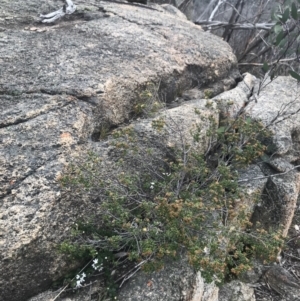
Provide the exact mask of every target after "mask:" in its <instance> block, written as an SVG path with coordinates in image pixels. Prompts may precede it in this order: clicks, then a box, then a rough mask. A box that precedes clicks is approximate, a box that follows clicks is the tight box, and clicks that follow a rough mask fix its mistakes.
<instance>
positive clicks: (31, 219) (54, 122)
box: [0, 0, 239, 301]
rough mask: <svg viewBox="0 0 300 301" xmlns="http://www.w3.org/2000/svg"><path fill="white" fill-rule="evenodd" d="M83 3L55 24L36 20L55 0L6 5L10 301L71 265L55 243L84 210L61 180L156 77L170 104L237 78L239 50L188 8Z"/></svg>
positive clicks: (2, 227) (4, 277)
mask: <svg viewBox="0 0 300 301" xmlns="http://www.w3.org/2000/svg"><path fill="white" fill-rule="evenodd" d="M76 5H77V11H76V12H75V13H73V14H72V15H69V16H65V17H64V18H63V19H61V20H59V21H58V22H57V23H56V24H54V25H50V26H49V25H45V24H42V23H40V22H39V18H38V17H37V16H38V15H39V14H45V13H49V12H51V11H54V10H57V9H58V8H59V7H58V3H57V1H52V0H47V1H46V0H42V1H40V0H39V1H38V0H29V1H21V0H17V1H10V0H2V2H1V7H0V16H1V17H0V74H1V76H0V141H1V144H0V187H1V191H0V198H1V213H0V234H1V236H0V249H1V263H0V274H1V277H0V299H1V300H3V301H13V300H19V301H22V300H27V299H28V298H29V297H31V296H33V295H35V294H37V293H39V292H41V291H43V290H45V289H47V288H48V286H49V285H50V283H51V282H52V281H53V280H56V279H57V278H59V277H60V276H61V275H63V274H64V272H65V271H66V270H67V269H69V268H70V267H68V266H67V265H66V263H65V262H64V261H63V260H62V259H61V258H60V256H59V255H58V254H57V253H56V252H55V250H56V249H55V248H56V245H57V243H58V242H60V241H61V240H62V239H63V238H64V236H65V235H66V233H67V231H68V229H69V228H70V226H71V225H72V223H73V222H74V221H76V219H77V217H78V216H79V215H80V214H84V213H85V207H84V206H83V205H82V204H78V203H72V202H64V196H63V195H61V192H60V187H59V184H58V182H57V178H58V177H59V175H60V172H61V171H62V169H63V167H64V165H65V163H66V162H67V161H68V158H70V157H72V156H73V155H75V154H80V153H81V152H82V151H83V150H84V151H86V150H87V149H88V148H89V147H93V145H94V144H96V143H97V142H96V140H97V141H98V140H99V136H101V133H100V132H101V129H102V128H103V126H104V125H105V127H107V128H110V127H111V126H117V125H120V124H121V123H124V122H128V121H130V120H131V119H132V118H134V117H136V115H137V112H136V110H135V108H136V107H137V105H139V104H140V103H139V102H140V101H141V99H140V97H139V96H140V94H141V93H142V92H143V91H144V90H145V88H146V86H147V85H148V84H149V83H152V84H153V85H154V86H155V87H156V89H157V92H158V94H159V96H160V98H161V99H162V100H164V101H165V102H172V101H174V99H175V98H176V97H177V96H178V95H180V94H182V93H183V92H184V91H185V90H188V89H190V88H194V87H195V86H197V87H198V88H200V89H206V88H208V87H210V86H213V85H214V83H215V84H218V87H219V88H218V89H219V90H220V89H221V90H222V89H223V90H224V89H227V88H228V87H230V86H232V85H233V84H234V83H235V79H236V78H238V77H239V74H238V71H237V67H236V58H235V56H234V55H233V53H232V51H231V49H230V47H229V46H228V45H227V44H226V43H225V42H223V41H222V40H221V39H219V38H218V37H215V36H213V35H211V34H208V33H205V32H203V31H202V30H201V28H200V27H198V26H195V25H194V24H192V23H191V22H189V21H187V20H186V19H185V18H184V17H180V14H172V13H169V12H168V11H167V10H165V9H163V8H161V7H160V6H158V5H155V6H151V7H149V8H143V7H139V6H137V5H129V4H116V3H109V2H101V1H94V0H91V1H89V2H88V6H87V5H86V1H80V0H78V1H76ZM169 11H170V10H169ZM220 87H221V88H220ZM140 105H147V103H142V104H140Z"/></svg>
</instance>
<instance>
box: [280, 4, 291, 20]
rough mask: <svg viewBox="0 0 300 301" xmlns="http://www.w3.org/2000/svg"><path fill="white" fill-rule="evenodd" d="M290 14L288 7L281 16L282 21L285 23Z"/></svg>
mask: <svg viewBox="0 0 300 301" xmlns="http://www.w3.org/2000/svg"><path fill="white" fill-rule="evenodd" d="M289 16H290V9H289V8H287V9H286V10H285V11H284V13H283V15H282V17H281V22H283V23H285V22H286V21H287V20H288V18H289Z"/></svg>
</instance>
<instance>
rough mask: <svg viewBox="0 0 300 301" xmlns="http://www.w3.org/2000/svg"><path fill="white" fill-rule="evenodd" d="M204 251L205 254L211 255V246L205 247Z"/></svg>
mask: <svg viewBox="0 0 300 301" xmlns="http://www.w3.org/2000/svg"><path fill="white" fill-rule="evenodd" d="M203 253H204V254H205V255H209V248H208V247H205V248H204V249H203Z"/></svg>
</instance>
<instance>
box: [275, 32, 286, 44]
mask: <svg viewBox="0 0 300 301" xmlns="http://www.w3.org/2000/svg"><path fill="white" fill-rule="evenodd" d="M283 35H284V33H283V31H281V32H280V33H279V34H278V35H277V37H276V42H275V45H276V46H278V45H279V44H280V42H281V41H282V39H283Z"/></svg>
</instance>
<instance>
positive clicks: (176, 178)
mask: <svg viewBox="0 0 300 301" xmlns="http://www.w3.org/2000/svg"><path fill="white" fill-rule="evenodd" d="M195 113H196V114H198V115H199V118H202V119H206V118H207V117H205V116H202V115H201V113H200V112H198V111H196V112H195ZM208 118H209V121H210V124H211V126H210V129H209V130H208V131H207V133H206V135H207V136H208V141H209V143H208V148H207V151H206V153H204V154H203V153H199V151H197V147H194V145H179V146H176V147H175V146H174V147H169V148H167V147H166V148H162V149H161V150H160V152H157V149H155V147H153V145H151V144H147V142H145V141H144V142H143V143H144V144H143V145H142V146H141V144H140V143H141V141H140V140H139V139H140V138H139V137H138V135H137V134H136V133H135V132H134V130H133V129H132V128H130V127H128V128H124V129H121V130H116V131H114V132H113V134H112V136H113V138H114V139H111V140H110V143H111V146H112V147H113V148H114V149H115V150H116V153H117V154H119V156H117V157H118V160H116V161H115V162H114V163H111V162H110V163H109V164H108V163H107V162H106V161H105V160H103V159H101V158H100V157H99V156H97V155H96V154H93V153H90V154H89V155H88V156H87V158H85V160H83V159H80V160H79V161H78V162H77V164H73V165H70V166H69V168H68V169H67V170H66V173H65V176H64V177H63V178H62V179H61V184H62V186H63V187H65V188H66V189H68V192H69V194H70V198H72V197H74V198H76V200H77V201H80V198H81V196H82V198H83V196H85V197H86V196H87V195H90V198H97V203H94V204H93V206H94V207H93V208H94V209H93V214H92V215H91V216H86V217H85V218H83V220H82V221H81V222H80V223H79V224H78V225H77V226H76V227H77V228H76V227H75V229H74V233H73V236H72V239H70V241H71V242H68V243H67V245H66V244H63V245H62V246H61V248H62V250H63V251H65V252H67V253H68V254H71V255H72V254H73V255H74V256H79V257H81V256H83V255H84V256H85V255H86V254H88V257H89V259H90V260H96V261H97V264H103V269H105V268H104V263H105V264H107V265H106V266H107V267H108V273H107V275H106V277H108V278H107V279H110V280H109V281H110V282H111V283H115V282H116V283H117V282H119V283H122V281H123V280H124V279H128V278H129V277H130V275H132V274H134V273H135V272H136V271H137V270H139V269H143V270H145V271H153V270H157V269H160V268H162V267H163V266H164V262H165V261H164V260H165V258H166V257H169V258H173V259H174V260H175V259H177V258H178V257H179V256H180V255H181V254H182V252H183V253H185V254H186V255H187V256H188V259H189V263H190V264H191V265H192V266H194V267H195V268H196V269H198V270H201V273H202V275H203V276H204V277H205V279H206V280H207V281H209V282H210V281H212V280H215V281H216V282H218V283H222V282H223V281H224V279H225V278H226V277H228V275H238V274H240V273H242V272H244V271H246V270H248V269H250V268H251V259H252V258H254V257H262V258H264V260H272V259H273V256H274V254H276V252H277V251H278V248H280V247H281V245H282V240H281V237H280V235H279V233H267V232H266V231H264V230H263V229H259V228H256V229H253V228H252V227H251V223H250V217H251V216H250V212H249V210H248V209H247V206H246V204H247V199H248V198H249V197H250V196H248V195H247V194H246V193H245V192H244V191H243V189H241V188H240V187H239V185H238V177H239V170H240V169H242V168H245V167H247V166H248V165H249V164H250V163H252V162H254V161H255V160H258V159H259V158H260V157H261V156H262V155H263V154H264V152H265V151H266V145H264V144H263V141H264V139H265V137H268V135H270V134H269V132H268V131H267V130H266V129H265V128H264V126H263V125H262V124H261V123H259V122H255V121H252V120H251V119H250V118H247V117H246V116H244V115H243V114H241V115H239V116H237V117H236V118H235V119H232V120H231V119H228V120H226V122H224V123H223V124H222V126H221V127H219V126H218V124H217V123H216V121H215V120H214V119H213V118H211V117H208ZM152 126H153V131H157V133H158V134H160V133H162V132H163V131H166V132H167V131H168V128H167V125H166V123H165V121H164V120H163V119H159V120H157V121H156V122H154V123H153V125H152ZM200 131H201V127H200V126H198V127H196V130H194V131H193V132H192V133H191V135H192V136H193V138H194V143H195V145H196V144H197V143H199V141H200V138H199V137H200ZM201 135H202V134H201ZM157 137H160V135H157ZM158 140H159V138H158ZM138 145H140V147H138ZM162 150H163V151H162ZM162 152H164V155H163V156H162ZM158 154H159V155H158ZM251 198H253V195H252V196H251ZM85 252H87V253H85ZM103 252H104V253H105V254H109V255H106V256H105V257H106V260H107V261H106V262H104V261H103V256H102V254H103ZM124 265H128V266H130V272H128V273H126V272H124V271H122V267H123V266H124ZM103 271H104V270H103ZM112 271H116V272H114V273H112ZM108 274H109V275H108ZM80 279H81V278H80Z"/></svg>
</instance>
